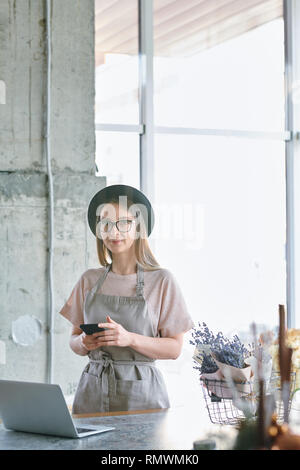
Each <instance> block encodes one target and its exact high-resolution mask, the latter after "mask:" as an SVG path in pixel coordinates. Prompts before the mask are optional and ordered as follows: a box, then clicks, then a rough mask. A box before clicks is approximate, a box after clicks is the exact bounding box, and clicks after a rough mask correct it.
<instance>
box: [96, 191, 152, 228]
mask: <svg viewBox="0 0 300 470" xmlns="http://www.w3.org/2000/svg"><path fill="white" fill-rule="evenodd" d="M122 196H127V198H128V200H130V201H132V202H133V204H137V209H138V210H140V211H141V215H142V217H143V219H144V223H145V225H146V231H147V234H148V237H149V235H150V234H151V232H152V230H153V226H154V211H153V208H152V206H151V204H150V201H149V199H148V198H147V197H146V196H145V194H144V193H142V191H140V190H138V189H136V188H134V187H133V186H128V185H126V184H114V185H112V186H107V187H106V188H103V189H101V190H100V191H98V192H97V193H96V194H95V195H94V196H93V197H92V199H91V200H90V203H89V206H88V212H87V218H88V223H89V227H90V229H91V231H92V232H93V234H94V235H95V237H96V215H99V213H97V210H98V211H99V206H100V208H101V205H102V204H106V203H109V202H111V200H112V199H115V198H116V197H117V198H118V201H119V202H120V203H122ZM124 201H126V200H125V199H124ZM126 203H127V208H128V209H129V207H130V204H129V201H126Z"/></svg>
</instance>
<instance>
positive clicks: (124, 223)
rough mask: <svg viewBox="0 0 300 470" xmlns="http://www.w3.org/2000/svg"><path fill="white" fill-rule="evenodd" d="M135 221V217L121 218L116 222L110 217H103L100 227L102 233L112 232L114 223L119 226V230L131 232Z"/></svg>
mask: <svg viewBox="0 0 300 470" xmlns="http://www.w3.org/2000/svg"><path fill="white" fill-rule="evenodd" d="M133 222H134V219H120V220H117V221H116V222H112V221H111V220H109V219H101V220H100V221H99V227H100V231H101V232H102V233H107V232H110V231H111V229H112V228H113V226H114V225H115V226H116V227H117V229H118V230H119V232H129V230H130V229H131V227H132V223H133Z"/></svg>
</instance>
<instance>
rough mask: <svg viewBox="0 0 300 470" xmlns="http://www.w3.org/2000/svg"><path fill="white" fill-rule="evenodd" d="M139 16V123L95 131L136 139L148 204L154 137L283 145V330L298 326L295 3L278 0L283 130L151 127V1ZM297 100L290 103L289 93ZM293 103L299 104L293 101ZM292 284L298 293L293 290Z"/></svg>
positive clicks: (144, 0)
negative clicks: (281, 25)
mask: <svg viewBox="0 0 300 470" xmlns="http://www.w3.org/2000/svg"><path fill="white" fill-rule="evenodd" d="M137 2H138V18H139V20H138V21H139V96H140V102H139V116H140V117H139V124H137V125H126V124H109V123H108V124H104V123H96V124H95V128H96V131H111V132H133V133H135V134H138V135H139V138H140V189H141V190H142V191H143V192H144V193H145V194H146V195H147V196H148V197H149V198H150V200H151V201H154V171H153V170H154V152H153V148H154V135H155V133H160V134H177V135H178V134H181V135H182V134H185V135H210V136H225V137H239V138H245V139H249V138H253V139H256V140H257V139H264V140H279V141H282V142H285V165H286V173H285V179H286V295H287V299H286V302H287V306H286V307H287V308H286V310H287V326H288V328H295V327H296V319H298V323H300V284H299V282H297V280H298V279H299V280H300V59H299V55H298V56H297V54H296V51H297V44H300V4H299V3H300V2H299V0H283V6H284V8H283V19H284V34H285V115H286V122H285V131H284V132H259V131H253V132H250V131H243V130H235V129H232V130H228V129H201V128H186V127H168V126H155V125H154V118H153V0H137ZM295 84H296V85H298V88H299V92H298V93H297V94H298V95H299V98H298V100H295V99H294V97H295V93H294V92H295V91H296V92H297V91H298V90H297V86H296V89H295ZM297 101H299V103H297ZM297 284H298V286H299V287H298V293H297V290H296V286H297Z"/></svg>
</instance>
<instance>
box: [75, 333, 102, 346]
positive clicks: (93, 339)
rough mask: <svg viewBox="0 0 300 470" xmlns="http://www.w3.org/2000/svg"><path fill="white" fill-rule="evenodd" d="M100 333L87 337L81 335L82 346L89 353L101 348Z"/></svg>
mask: <svg viewBox="0 0 300 470" xmlns="http://www.w3.org/2000/svg"><path fill="white" fill-rule="evenodd" d="M98 337H99V333H93V334H92V335H87V334H85V333H84V332H83V333H82V334H81V335H80V339H81V344H82V346H83V347H84V348H85V349H86V350H87V351H93V350H94V349H98V348H99V347H100V345H99V344H98V343H99V339H98Z"/></svg>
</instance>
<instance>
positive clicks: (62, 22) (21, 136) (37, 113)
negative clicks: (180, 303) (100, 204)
mask: <svg viewBox="0 0 300 470" xmlns="http://www.w3.org/2000/svg"><path fill="white" fill-rule="evenodd" d="M51 19H52V87H51V98H52V104H51V109H52V112H51V148H52V155H51V157H52V158H51V164H52V171H53V181H54V199H55V201H54V202H55V211H54V214H55V215H54V230H55V235H54V272H53V276H54V296H55V355H54V360H55V367H54V381H55V383H59V384H60V385H61V386H62V387H63V391H64V392H65V393H67V394H69V393H72V391H73V390H74V388H75V387H76V384H77V382H78V380H79V376H80V373H81V370H82V368H83V366H84V364H85V363H86V362H87V359H86V358H83V357H80V356H78V355H76V354H74V353H73V352H72V351H71V349H70V348H69V344H68V343H69V335H70V329H71V325H70V324H69V322H68V321H67V320H65V319H64V318H63V317H61V316H60V315H59V314H58V313H57V312H58V311H59V310H60V308H61V307H62V305H63V304H64V303H65V301H66V300H67V298H68V297H69V295H70V293H71V290H72V288H73V286H74V284H75V283H76V281H77V280H78V278H79V277H80V275H81V274H82V273H83V272H84V271H85V270H86V269H89V268H90V267H98V265H99V263H98V259H97V254H96V245H95V238H94V236H93V235H92V233H91V232H90V230H89V228H88V225H87V222H86V210H87V205H88V202H89V200H90V198H91V197H92V196H93V194H94V193H95V192H96V191H98V190H99V189H101V188H102V187H104V186H105V185H106V181H105V178H97V177H96V176H95V129H94V1H93V0H84V1H82V0H64V1H61V0H53V1H52V9H51ZM45 25H46V23H45V2H44V0H6V1H1V2H0V81H2V82H4V83H5V88H6V97H5V98H6V102H5V104H1V103H3V101H0V217H1V224H0V246H1V250H0V265H1V269H0V312H1V313H0V317H1V321H0V341H1V342H0V356H1V357H0V377H1V378H6V379H17V380H32V381H46V365H47V347H46V344H47V334H48V333H47V310H48V305H49V292H48V251H47V250H48V214H49V203H50V202H49V188H48V176H47V162H46V157H45V151H44V137H43V136H44V128H45V103H46V99H45V97H46V89H45V87H46V42H45ZM32 316H34V317H36V318H37V319H38V320H39V321H40V323H41V335H40V336H38V335H37V336H36V337H35V336H34V331H35V330H32V329H31V328H32V327H31V326H30V325H31V323H30V321H31V320H32V318H31V317H32ZM20 319H21V320H22V319H23V320H24V321H23V323H21V322H17V323H13V322H16V320H20ZM12 325H15V326H16V325H18V326H20V328H19V330H18V331H19V336H18V338H20V337H22V335H23V336H24V338H27V339H28V338H29V342H30V341H32V344H31V345H27V346H24V345H22V344H20V341H19V343H16V342H15V341H14V340H13V335H12ZM35 325H38V323H37V322H35ZM33 326H34V325H33ZM16 331H17V330H16ZM26 335H27V336H26ZM21 343H22V341H21ZM4 352H5V354H4Z"/></svg>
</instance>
